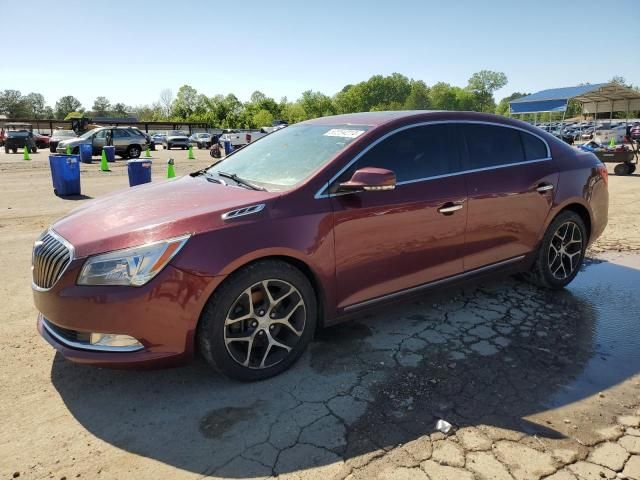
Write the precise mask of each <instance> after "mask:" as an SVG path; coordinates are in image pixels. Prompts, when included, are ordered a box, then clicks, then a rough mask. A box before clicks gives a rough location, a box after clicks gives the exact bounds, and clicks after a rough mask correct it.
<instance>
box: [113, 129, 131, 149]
mask: <svg viewBox="0 0 640 480" xmlns="http://www.w3.org/2000/svg"><path fill="white" fill-rule="evenodd" d="M130 143H131V135H129V132H127V131H126V130H125V129H123V128H114V129H113V146H114V147H116V152H117V153H119V154H122V153H124V152H125V151H126V150H127V148H129V144H130Z"/></svg>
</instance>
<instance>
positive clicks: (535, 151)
mask: <svg viewBox="0 0 640 480" xmlns="http://www.w3.org/2000/svg"><path fill="white" fill-rule="evenodd" d="M459 128H460V130H461V133H462V134H463V137H464V139H465V145H466V151H465V154H464V155H463V168H464V170H466V171H467V172H468V173H466V174H465V175H464V177H465V179H466V182H467V190H468V192H469V217H468V218H469V219H468V223H467V240H466V246H465V249H466V255H465V261H464V262H465V270H473V269H476V268H479V267H483V266H486V265H490V264H493V263H497V262H502V261H507V260H510V259H514V258H516V257H519V256H521V255H524V254H526V253H529V252H531V251H533V250H535V249H536V248H537V246H538V243H539V241H540V235H541V233H542V227H543V225H544V222H545V220H546V218H547V216H548V215H549V211H550V210H551V206H552V204H553V195H554V191H555V188H556V186H557V182H558V174H557V172H556V169H555V167H554V163H553V160H552V159H551V158H550V150H549V148H548V145H547V143H546V142H545V141H543V140H542V138H541V137H538V136H536V135H533V134H531V133H528V132H526V131H524V130H519V129H516V128H512V127H507V126H500V125H497V124H485V123H468V124H461V125H460V126H459Z"/></svg>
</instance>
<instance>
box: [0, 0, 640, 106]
mask: <svg viewBox="0 0 640 480" xmlns="http://www.w3.org/2000/svg"><path fill="white" fill-rule="evenodd" d="M28 9H29V11H28V12H26V11H25V4H24V3H23V2H20V1H16V0H0V12H2V16H3V17H5V18H11V19H13V20H14V21H12V22H9V23H8V22H4V21H3V22H1V23H2V28H1V30H0V31H1V32H2V35H1V36H2V38H3V47H2V50H3V59H2V61H1V62H0V90H4V89H8V88H12V89H18V90H20V91H21V92H22V93H23V94H26V93H29V92H31V91H35V92H40V93H42V94H44V96H45V98H46V99H47V102H48V103H49V104H51V105H53V104H54V103H55V101H56V100H57V99H58V98H59V97H61V96H63V95H75V96H76V97H78V98H79V99H80V101H81V102H82V103H83V105H84V106H85V108H90V107H91V105H92V104H93V99H94V98H95V97H96V96H98V95H104V96H106V97H108V98H109V99H110V100H111V101H112V102H119V101H120V102H124V103H126V104H128V105H139V104H143V103H150V102H152V101H155V100H157V98H158V96H159V93H160V91H161V90H162V89H163V88H171V89H172V90H173V92H174V93H175V92H176V91H177V90H178V88H179V87H180V86H181V85H183V84H189V85H191V86H193V87H195V88H196V89H198V90H199V91H200V92H202V93H205V94H207V95H213V94H216V93H222V94H226V93H235V94H236V95H237V96H238V97H239V98H240V99H241V100H247V99H248V98H249V96H250V95H251V92H253V91H254V90H256V89H259V90H261V91H263V92H264V93H266V94H267V95H269V96H272V97H275V98H276V99H279V98H280V97H282V96H287V97H288V98H289V99H290V100H293V99H296V98H297V97H298V96H299V95H300V93H301V92H302V91H304V90H307V89H313V90H319V91H322V92H323V93H326V94H328V95H332V94H334V93H335V92H337V91H338V90H340V89H341V88H342V87H343V86H344V85H346V84H348V83H355V82H358V81H361V80H365V79H367V78H369V77H370V76H371V75H374V74H390V73H392V72H399V73H402V74H404V75H407V76H408V77H412V78H416V79H422V80H424V81H425V82H426V83H427V84H428V85H431V84H433V83H435V82H437V81H445V82H449V83H451V84H454V85H459V86H464V85H465V84H466V82H467V79H468V78H469V77H470V76H471V74H473V73H474V72H476V71H479V70H482V69H489V70H498V71H502V72H504V73H506V75H507V77H508V79H509V84H508V85H507V86H506V87H505V88H504V89H502V90H501V91H499V92H498V93H497V95H496V97H497V98H498V99H499V98H501V97H504V96H506V95H508V94H510V93H512V92H514V91H526V92H533V91H537V90H541V89H544V88H550V87H559V86H570V85H574V84H578V83H583V82H591V83H596V82H601V81H606V80H608V79H610V78H611V77H612V76H613V75H622V76H623V77H625V78H626V80H627V81H628V82H630V83H633V84H634V85H640V61H638V60H637V56H636V53H637V49H638V46H640V30H639V29H638V25H639V24H640V5H639V4H638V2H637V1H635V0H616V2H614V4H612V5H610V6H608V5H607V4H606V2H602V1H601V0H596V1H592V0H580V1H562V0H555V1H547V0H545V1H534V0H530V1H526V2H520V1H516V0H513V1H500V0H496V1H491V0H486V1H479V0H477V1H471V0H449V1H442V0H438V1H426V0H424V1H419V0H394V1H393V2H378V1H371V0H369V1H361V0H351V1H334V0H322V1H319V2H307V1H304V0H299V1H290V0H275V1H268V2H265V1H264V0H262V1H253V0H245V1H244V2H215V1H196V0H194V1H189V0H185V1H182V2H179V1H175V0H172V1H166V0H156V1H147V2H144V1H139V0H129V1H122V0H109V1H102V2H94V1H79V0H68V1H64V2H62V3H60V2H53V3H52V2H51V1H50V0H47V1H40V0H30V1H29V2H28ZM29 12H32V13H33V14H35V15H36V16H37V17H38V19H39V20H38V21H36V22H34V21H32V20H30V17H29ZM50 17H56V18H55V21H51V20H49V18H50ZM597 19H600V20H597ZM608 28H609V29H610V30H607V29H608ZM9 39H15V42H14V41H13V40H9Z"/></svg>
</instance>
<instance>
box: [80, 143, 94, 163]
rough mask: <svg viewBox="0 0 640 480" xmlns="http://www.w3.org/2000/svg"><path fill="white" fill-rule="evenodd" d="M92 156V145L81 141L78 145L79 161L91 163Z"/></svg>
mask: <svg viewBox="0 0 640 480" xmlns="http://www.w3.org/2000/svg"><path fill="white" fill-rule="evenodd" d="M92 156H93V145H91V144H90V143H83V144H82V145H80V161H81V162H82V163H91V157H92Z"/></svg>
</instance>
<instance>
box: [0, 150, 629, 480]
mask: <svg viewBox="0 0 640 480" xmlns="http://www.w3.org/2000/svg"><path fill="white" fill-rule="evenodd" d="M194 163H197V162H194ZM201 163H202V162H201ZM28 171H29V172H30V175H31V178H32V180H33V190H32V192H35V193H34V194H35V195H39V196H40V197H41V198H47V197H46V195H48V190H47V188H48V180H47V179H45V180H41V175H39V174H38V171H31V170H28ZM10 173H11V172H10ZM21 174H22V175H23V174H24V173H21V172H18V173H15V175H21ZM87 177H88V178H87V181H86V183H85V185H87V187H88V188H87V190H89V191H91V189H92V188H93V189H95V191H101V189H113V188H114V185H116V182H118V181H120V180H121V179H120V178H119V177H118V176H117V171H116V175H114V176H111V177H108V181H107V185H106V186H105V180H104V178H106V177H98V176H97V175H95V176H93V177H92V176H91V175H87ZM616 180H617V179H616V178H615V177H613V178H611V180H610V184H611V188H612V191H613V193H615V189H616V188H617V187H616V184H615V182H616ZM623 180H625V182H626V181H627V180H635V181H636V182H637V178H628V179H623ZM83 181H84V180H83ZM39 182H40V183H39ZM108 182H111V183H108ZM623 185H627V184H626V183H625V184H623ZM107 187H109V188H107ZM0 190H1V189H0ZM0 196H4V197H5V198H4V200H3V201H5V202H7V203H9V204H10V205H11V203H10V202H9V200H7V198H8V197H7V193H6V192H5V193H0ZM26 201H27V202H28V201H29V200H26ZM34 203H35V202H34ZM56 205H57V204H56ZM56 205H54V207H49V208H53V209H54V210H55V208H59V209H63V208H64V209H67V210H68V209H69V208H70V207H69V206H68V205H67V204H64V206H62V205H60V206H59V207H58V206H56ZM54 213H55V214H56V215H59V213H60V212H58V211H56V212H53V213H52V212H47V213H46V214H42V213H38V212H36V211H31V215H32V220H23V221H21V222H22V223H20V222H17V223H12V222H14V219H13V218H12V217H10V216H8V217H7V216H5V218H4V219H2V218H0V223H2V226H9V227H11V229H12V230H11V232H7V230H6V229H0V233H3V234H4V235H3V236H1V237H0V241H2V243H3V246H4V247H5V249H4V252H5V253H3V257H4V258H5V259H7V260H8V259H9V258H15V260H14V265H15V270H16V271H20V272H21V273H20V274H19V276H18V280H16V281H12V282H11V283H10V284H9V285H5V286H3V287H2V288H3V289H4V290H3V297H4V298H5V299H6V304H5V309H4V313H2V315H3V320H4V319H6V322H5V321H3V322H2V323H1V326H0V328H1V329H2V330H1V331H0V333H2V335H0V338H1V339H0V365H1V367H0V381H1V382H2V385H3V388H2V389H1V391H0V400H2V401H1V402H0V418H2V420H3V421H2V429H0V477H1V478H13V477H15V478H57V479H61V478H67V479H71V478H92V479H93V478H109V479H110V478H128V477H135V478H179V479H182V478H233V479H239V478H252V479H257V478H272V477H277V478H280V479H290V478H291V479H298V478H299V479H304V478H307V479H316V478H320V479H322V480H329V479H353V480H355V479H375V478H378V479H431V480H447V479H455V480H458V479H462V480H465V479H477V480H483V479H497V480H499V479H517V480H520V479H540V478H550V479H554V480H565V479H567V480H568V479H592V478H593V479H601V478H628V479H634V480H640V338H639V336H638V322H639V320H640V296H639V295H638V293H639V292H640V287H639V286H638V285H640V254H638V253H637V252H636V251H635V250H638V248H637V246H636V245H635V243H628V244H622V243H620V242H622V241H623V240H624V238H628V237H626V236H625V235H624V232H620V231H619V230H618V229H616V232H615V233H616V235H615V239H616V240H615V243H616V245H618V247H620V248H617V250H626V252H613V251H612V249H611V248H607V247H606V246H605V247H602V248H600V249H597V248H596V249H594V252H595V253H594V255H592V257H591V258H590V259H589V261H588V262H587V263H586V265H585V267H584V268H583V271H582V272H581V273H580V274H579V275H578V277H577V279H576V281H575V282H574V283H572V284H571V285H570V287H569V288H567V289H566V290H564V291H561V292H548V291H545V290H541V289H538V288H536V287H533V286H531V285H529V284H527V283H525V282H522V281H520V280H518V279H514V278H495V279H491V280H483V281H482V282H476V283H471V284H467V285H465V286H463V287H458V288H456V289H448V290H443V291H439V292H436V293H431V294H429V295H425V296H424V297H422V298H421V299H420V300H418V301H414V302H409V303H406V302H405V303H401V304H397V305H394V306H390V307H387V308H385V309H382V310H378V311H376V312H375V313H373V314H370V315H368V316H366V317H361V318H358V319H356V320H354V321H351V322H348V323H345V324H342V325H339V326H336V327H332V328H329V329H326V330H323V331H321V332H319V334H318V335H317V337H316V339H315V341H314V342H313V343H312V345H311V348H310V349H309V351H308V352H307V353H305V355H304V356H303V357H302V359H301V360H300V362H298V363H297V364H296V365H295V366H294V367H293V368H292V369H291V370H290V371H288V372H286V373H285V374H283V375H280V376H278V377H276V378H272V379H270V380H267V381H264V382H260V383H252V384H242V383H238V382H234V381H231V380H227V379H225V378H223V377H221V376H219V375H217V374H215V373H213V372H211V371H210V370H209V369H208V368H207V367H206V365H205V363H204V361H202V360H198V361H197V362H196V363H195V364H193V365H190V366H188V367H184V368H180V369H173V370H163V371H111V370H101V369H95V368H90V367H84V366H79V365H74V364H71V363H69V362H67V361H65V360H64V359H62V358H61V357H60V356H58V355H54V354H53V352H52V351H51V349H50V348H49V347H48V345H46V344H45V343H44V342H43V341H42V340H41V339H39V338H38V337H37V335H36V333H35V326H34V323H35V322H34V318H35V314H34V311H33V307H32V306H31V305H30V304H29V302H30V298H29V296H28V295H25V294H24V292H23V290H24V289H28V271H27V272H26V274H25V273H24V272H22V269H23V268H24V267H25V265H28V255H29V251H30V250H29V248H30V242H31V241H32V238H31V237H34V236H35V235H37V233H39V230H40V227H41V224H45V225H46V223H48V222H49V221H50V220H51V219H50V217H53V216H54ZM16 218H17V217H16ZM20 218H21V219H23V218H29V217H28V215H25V214H24V213H23V212H21V216H20ZM635 235H637V232H635ZM611 238H614V237H611ZM605 240H606V239H605ZM25 242H27V243H29V245H28V247H29V248H27V246H25V245H23V243H25ZM602 245H607V243H606V242H604V243H602ZM596 247H597V246H596ZM439 419H444V420H446V421H447V422H449V423H451V424H452V429H451V431H450V432H449V433H448V434H444V433H441V432H438V431H437V430H436V429H435V424H436V422H437V420H439ZM16 475H17V477H16Z"/></svg>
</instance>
